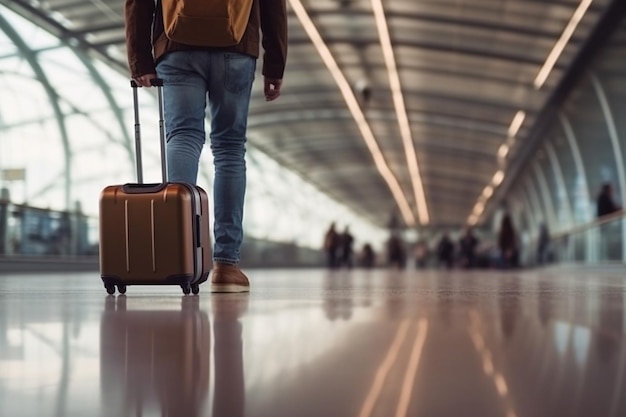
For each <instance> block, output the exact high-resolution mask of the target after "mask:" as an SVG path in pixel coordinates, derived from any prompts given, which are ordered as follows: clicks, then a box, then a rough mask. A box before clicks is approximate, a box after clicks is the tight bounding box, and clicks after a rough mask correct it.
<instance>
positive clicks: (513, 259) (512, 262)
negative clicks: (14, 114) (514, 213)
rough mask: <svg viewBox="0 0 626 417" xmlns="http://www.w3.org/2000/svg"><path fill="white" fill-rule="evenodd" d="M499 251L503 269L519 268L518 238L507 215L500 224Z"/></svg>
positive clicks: (509, 216)
mask: <svg viewBox="0 0 626 417" xmlns="http://www.w3.org/2000/svg"><path fill="white" fill-rule="evenodd" d="M498 249H499V252H500V267H501V268H517V267H518V266H519V242H518V236H517V232H516V231H515V227H514V226H513V220H512V219H511V215H509V214H505V215H504V216H503V217H502V221H501V222H500V232H499V234H498Z"/></svg>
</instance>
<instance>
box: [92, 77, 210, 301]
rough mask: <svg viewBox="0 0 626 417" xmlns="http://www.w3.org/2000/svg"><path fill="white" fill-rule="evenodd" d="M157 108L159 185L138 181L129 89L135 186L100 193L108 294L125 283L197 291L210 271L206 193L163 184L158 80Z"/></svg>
mask: <svg viewBox="0 0 626 417" xmlns="http://www.w3.org/2000/svg"><path fill="white" fill-rule="evenodd" d="M153 84H154V85H155V86H157V93H158V104H159V133H160V135H159V136H160V142H161V172H162V176H163V182H162V183H158V184H144V183H143V167H142V162H141V133H140V124H139V105H138V98H137V96H138V94H137V88H138V85H137V84H136V83H135V82H134V81H131V86H132V87H133V104H134V110H135V151H136V159H137V160H136V162H137V180H138V182H137V183H127V184H123V185H111V186H108V187H105V188H104V190H102V192H101V194H100V276H101V278H102V281H103V283H104V287H105V288H106V290H107V292H108V293H109V294H114V293H115V287H116V286H117V290H118V291H119V292H120V294H124V293H126V286H128V285H154V284H157V285H158V284H171V285H180V287H181V288H182V290H183V293H184V294H189V293H191V292H193V293H194V294H197V293H198V292H199V291H200V287H199V286H200V284H201V283H202V282H204V281H206V280H207V278H208V275H209V271H210V269H211V262H212V260H211V246H210V244H211V239H210V236H209V204H208V196H207V193H206V192H205V191H204V190H203V189H202V188H201V187H198V186H196V185H193V184H188V183H172V182H167V165H166V159H165V133H164V125H163V82H162V81H161V80H154V81H153Z"/></svg>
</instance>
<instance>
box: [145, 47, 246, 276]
mask: <svg viewBox="0 0 626 417" xmlns="http://www.w3.org/2000/svg"><path fill="white" fill-rule="evenodd" d="M255 69H256V59H255V58H253V57H251V56H248V55H243V54H238V53H232V52H214V51H177V52H170V53H168V54H167V55H165V57H163V58H162V59H161V60H160V61H159V63H158V65H157V75H158V76H159V77H160V78H162V79H163V80H164V89H163V99H164V110H165V129H166V138H167V147H166V149H167V167H168V180H169V181H171V182H189V183H192V184H196V181H197V177H198V164H199V161H200V154H201V152H202V148H203V145H204V143H205V129H204V126H205V118H206V113H205V112H206V106H207V97H208V106H209V114H210V118H211V133H210V135H209V136H210V138H211V150H212V152H213V164H214V166H215V179H214V184H213V203H214V213H213V214H214V218H215V223H214V227H213V233H214V237H215V239H214V243H213V259H214V260H215V261H218V262H225V263H229V264H236V263H238V262H239V249H240V247H241V242H242V240H243V226H242V221H243V204H244V197H245V191H246V161H245V153H246V129H247V126H248V110H249V105H250V94H251V91H252V84H253V82H254V72H255Z"/></svg>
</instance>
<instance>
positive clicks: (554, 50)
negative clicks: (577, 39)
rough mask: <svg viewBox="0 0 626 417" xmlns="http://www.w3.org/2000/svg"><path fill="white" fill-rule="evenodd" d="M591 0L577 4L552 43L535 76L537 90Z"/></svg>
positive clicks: (584, 0) (546, 77)
mask: <svg viewBox="0 0 626 417" xmlns="http://www.w3.org/2000/svg"><path fill="white" fill-rule="evenodd" d="M592 1H593V0H582V1H581V2H580V4H579V5H578V8H577V9H576V11H574V14H573V15H572V18H571V19H570V21H569V23H568V24H567V26H566V27H565V30H563V33H562V34H561V37H560V38H559V40H558V41H557V42H556V43H555V44H554V47H553V48H552V51H551V52H550V55H548V58H547V59H546V62H545V63H544V64H543V67H542V68H541V70H540V71H539V74H537V78H535V88H536V89H537V90H539V89H540V88H541V87H543V84H544V83H545V82H546V80H547V79H548V76H549V75H550V72H552V69H553V68H554V65H556V61H558V59H559V57H560V56H561V54H562V53H563V50H564V49H565V46H566V45H567V43H568V42H569V40H570V38H571V37H572V35H573V34H574V31H575V30H576V28H577V27H578V24H579V23H580V21H581V20H582V18H583V17H584V16H585V13H587V10H588V9H589V6H591V2H592Z"/></svg>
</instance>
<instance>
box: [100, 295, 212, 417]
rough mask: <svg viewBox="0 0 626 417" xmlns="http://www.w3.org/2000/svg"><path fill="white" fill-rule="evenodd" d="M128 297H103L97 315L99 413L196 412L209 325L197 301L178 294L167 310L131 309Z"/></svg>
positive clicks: (202, 393) (117, 416) (204, 381)
mask: <svg viewBox="0 0 626 417" xmlns="http://www.w3.org/2000/svg"><path fill="white" fill-rule="evenodd" d="M131 301H132V300H126V297H117V298H113V297H110V298H107V299H106V301H105V303H106V307H105V311H104V312H103V313H102V317H101V322H100V386H101V390H102V399H103V403H104V407H103V408H102V410H103V416H104V417H122V416H129V417H130V416H138V415H144V416H149V415H156V416H181V417H183V416H184V417H194V416H200V415H202V411H203V409H204V406H205V402H206V400H207V396H208V392H209V375H210V373H209V369H210V358H211V354H210V352H211V327H210V322H209V317H208V315H207V314H206V312H205V311H202V310H200V309H199V306H198V301H199V299H198V298H197V297H182V298H181V302H182V305H181V307H180V308H178V309H172V310H168V309H166V308H167V307H166V308H164V309H160V310H147V309H142V308H141V306H140V305H137V306H136V307H137V308H135V307H134V306H133V307H132V309H131V304H130V302H131ZM127 302H128V309H127V306H126V303H127ZM139 302H141V301H139Z"/></svg>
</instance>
